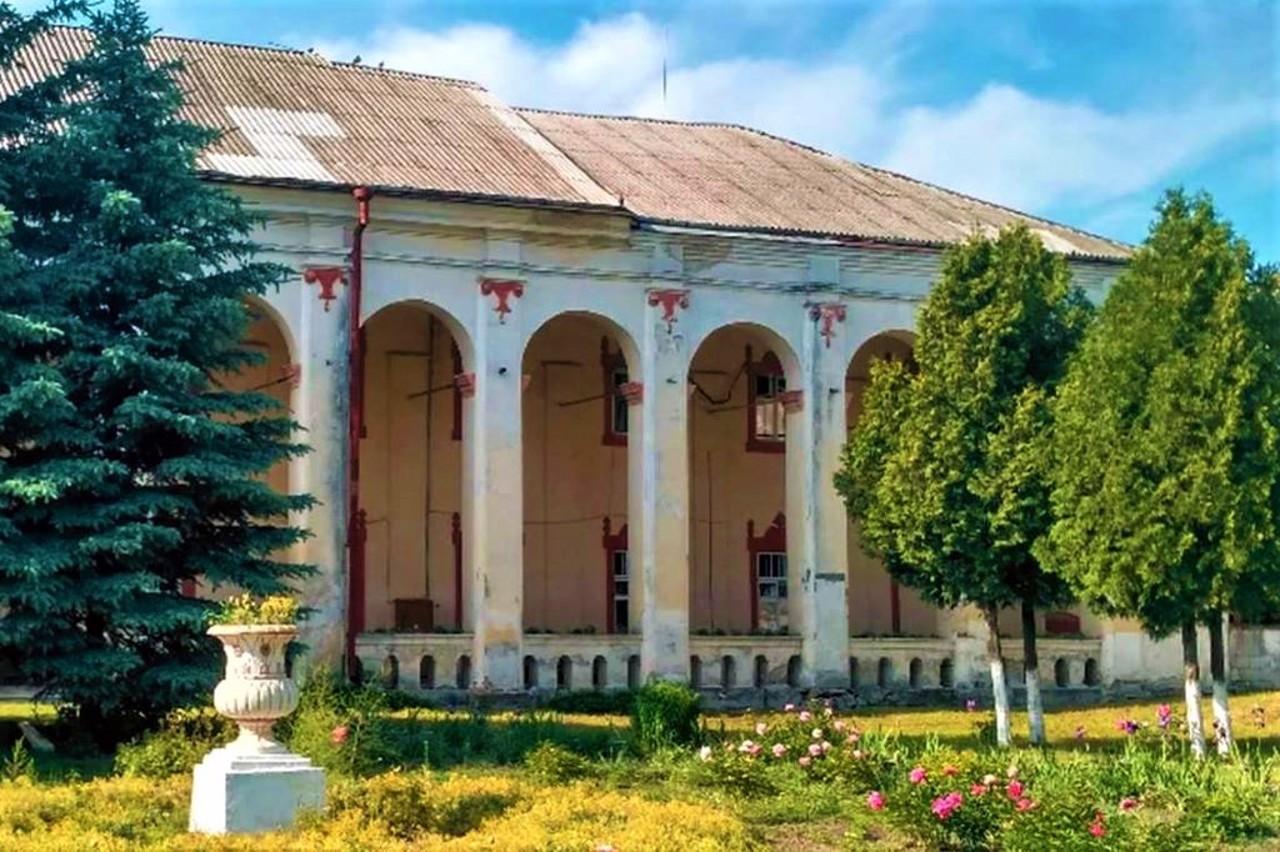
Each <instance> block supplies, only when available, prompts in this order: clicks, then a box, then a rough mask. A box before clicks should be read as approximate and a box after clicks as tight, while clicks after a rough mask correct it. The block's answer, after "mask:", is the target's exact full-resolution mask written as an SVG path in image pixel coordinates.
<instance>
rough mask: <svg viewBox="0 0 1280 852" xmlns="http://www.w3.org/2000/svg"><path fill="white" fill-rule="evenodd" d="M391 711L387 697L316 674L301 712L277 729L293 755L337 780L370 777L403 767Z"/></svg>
mask: <svg viewBox="0 0 1280 852" xmlns="http://www.w3.org/2000/svg"><path fill="white" fill-rule="evenodd" d="M386 709H387V708H386V696H385V694H384V693H383V692H381V691H379V690H377V689H373V688H370V687H358V686H352V685H351V684H348V683H345V682H343V681H341V680H340V679H339V678H337V677H336V676H334V675H331V674H329V673H327V672H314V673H312V675H311V677H310V678H308V679H307V681H306V682H305V683H304V684H303V686H302V689H301V695H300V696H299V700H298V709H297V710H296V711H295V712H294V713H293V714H292V715H291V716H289V717H287V718H285V719H283V720H281V721H280V722H278V723H277V724H276V734H277V736H279V737H280V738H281V740H282V741H283V742H284V743H285V745H287V746H288V747H289V749H290V750H291V751H293V752H296V753H297V754H301V755H304V756H305V757H309V758H311V760H312V761H313V762H314V763H315V764H316V765H317V766H320V767H322V768H324V769H327V770H329V771H330V772H332V773H334V774H336V775H342V776H360V775H369V774H371V773H373V772H376V771H377V770H379V769H383V768H387V767H390V766H394V765H395V764H397V763H399V762H403V761H401V760H399V759H398V758H399V757H400V755H399V754H398V753H397V752H396V750H395V748H394V746H393V741H392V734H391V721H390V720H389V719H388V718H387V716H386Z"/></svg>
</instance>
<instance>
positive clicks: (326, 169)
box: [0, 28, 1130, 259]
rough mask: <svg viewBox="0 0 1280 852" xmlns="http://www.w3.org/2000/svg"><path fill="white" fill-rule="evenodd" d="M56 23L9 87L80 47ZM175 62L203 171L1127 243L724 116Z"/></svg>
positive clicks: (722, 222)
mask: <svg viewBox="0 0 1280 852" xmlns="http://www.w3.org/2000/svg"><path fill="white" fill-rule="evenodd" d="M88 39H89V36H88V33H87V31H85V30H83V29H76V28H58V29H55V30H53V31H51V32H50V33H48V34H46V36H44V37H43V38H41V39H40V40H39V41H38V42H37V43H36V44H34V45H32V47H31V48H30V49H29V50H28V51H27V52H26V53H25V54H24V55H23V57H22V59H23V62H24V65H23V66H22V67H19V68H16V69H14V70H12V71H10V72H9V73H8V75H7V77H2V78H0V92H3V91H13V90H14V89H16V88H18V87H20V86H22V85H24V84H27V83H30V82H32V81H34V80H35V79H37V78H38V77H39V76H41V75H43V74H45V73H48V71H50V70H51V69H53V68H54V67H56V66H57V64H58V63H60V62H65V61H66V60H67V59H69V58H72V57H75V56H78V55H82V54H83V53H84V51H85V50H86V49H87V48H88V44H89V41H88ZM151 52H152V56H153V58H154V59H155V60H157V61H173V60H177V61H180V62H181V63H182V64H183V71H182V72H181V75H180V78H179V82H180V85H181V86H182V88H183V91H184V92H185V93H186V104H185V106H184V108H183V114H184V116H185V117H186V118H188V119H190V120H192V121H195V122H198V123H200V124H204V125H206V126H209V127H214V128H217V129H219V130H221V131H223V135H222V136H221V137H220V138H219V139H218V140H217V141H216V142H214V143H213V144H212V145H210V147H209V148H208V149H207V150H206V151H205V152H204V153H203V154H202V155H201V158H200V161H199V164H200V166H201V167H202V168H204V169H207V170H209V171H212V172H217V173H219V174H221V175H226V176H228V178H230V179H232V180H234V179H236V178H239V179H243V180H253V181H262V180H273V179H275V180H286V181H310V182H321V183H331V184H341V185H360V184H364V185H370V186H378V187H387V188H395V189H400V190H409V191H425V192H439V193H446V194H462V195H467V196H475V197H480V198H500V199H503V200H504V201H516V202H520V201H525V202H528V203H539V204H542V203H555V204H565V205H571V206H584V207H585V206H591V207H611V208H619V207H620V208H622V209H625V211H627V212H629V213H631V214H632V215H634V216H636V217H638V218H641V219H648V220H652V221H657V222H663V223H677V224H687V225H694V226H702V227H713V228H724V229H730V230H734V229H736V230H749V231H771V232H778V233H797V234H814V235H825V236H835V237H838V238H847V239H850V240H880V241H893V242H908V243H925V244H942V243H949V242H954V241H956V240H960V239H963V238H964V237H966V236H967V235H968V234H970V233H972V232H974V231H975V230H979V231H983V232H988V233H989V232H991V231H993V230H995V229H997V228H999V227H1001V226H1002V225H1005V224H1007V223H1009V222H1014V221H1023V222H1026V223H1027V224H1028V225H1029V226H1030V227H1031V228H1033V229H1034V230H1037V231H1038V232H1039V233H1040V235H1041V237H1042V239H1044V241H1045V243H1046V244H1047V245H1049V246H1050V247H1051V248H1054V249H1055V250H1058V251H1063V252H1066V253H1068V254H1075V255H1082V256H1089V257H1100V258H1108V259H1124V258H1126V257H1128V255H1129V253H1130V249H1129V247H1128V246H1125V245H1124V244H1122V243H1118V242H1115V241H1112V240H1107V239H1104V238H1101V237H1097V236H1093V235H1091V234H1087V233H1084V232H1082V231H1079V230H1076V229H1073V228H1069V227H1066V226H1063V225H1057V224H1054V223H1051V222H1047V221H1045V220H1043V219H1038V218H1036V217H1032V216H1028V215H1026V214H1022V213H1018V212H1016V211H1013V210H1009V209H1007V208H1004V207H1000V206H998V205H994V204H989V203H986V202H983V201H979V200H977V199H974V198H970V197H968V196H965V195H962V194H959V193H955V192H950V191H948V190H945V189H942V188H940V187H936V186H932V185H930V184H926V183H922V182H920V181H916V180H912V179H910V178H907V177H904V176H902V175H898V174H894V173H892V172H887V171H883V170H881V169H876V168H873V167H871V166H865V165H861V164H859V163H853V162H849V161H847V160H843V159H840V158H838V157H833V156H831V155H829V154H825V153H823V152H821V151H816V150H814V149H812V148H807V147H804V146H802V145H798V144H795V143H793V142H789V141H787V140H785V139H779V138H777V137H774V136H770V135H768V134H764V133H760V132H757V131H754V130H750V129H748V128H743V127H736V126H732V125H716V124H696V123H683V122H672V121H656V120H648V119H635V118H612V117H605V116H591V115H578V114H573V113H558V112H543V111H536V110H516V109H512V108H510V107H508V106H506V105H505V104H503V103H501V102H500V101H498V100H497V99H496V98H495V97H494V96H493V95H492V94H490V93H489V92H487V91H485V90H484V89H483V88H481V87H480V86H478V85H476V84H474V83H468V82H465V81H460V80H448V79H444V78H439V77H429V76H425V75H419V74H409V73H404V72H399V71H390V70H382V69H377V68H371V67H367V66H360V65H350V64H342V63H334V62H330V61H329V60H327V59H325V58H324V57H321V56H318V55H316V54H311V53H303V52H300V51H290V50H278V49H271V48H261V47H250V46H243V45H231V44H220V43H214V42H206V41H198V40H191V39H180V38H171V37H166V36H158V37H156V38H155V40H154V42H153V44H152V48H151Z"/></svg>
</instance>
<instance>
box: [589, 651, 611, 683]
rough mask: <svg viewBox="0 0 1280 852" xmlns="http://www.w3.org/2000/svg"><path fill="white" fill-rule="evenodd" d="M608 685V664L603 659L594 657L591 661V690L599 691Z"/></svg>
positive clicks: (598, 656)
mask: <svg viewBox="0 0 1280 852" xmlns="http://www.w3.org/2000/svg"><path fill="white" fill-rule="evenodd" d="M608 685H609V662H608V660H606V659H605V658H604V657H602V656H600V655H596V658H595V659H594V660H592V661H591V688H592V689H595V690H601V689H604V688H605V687H607V686H608Z"/></svg>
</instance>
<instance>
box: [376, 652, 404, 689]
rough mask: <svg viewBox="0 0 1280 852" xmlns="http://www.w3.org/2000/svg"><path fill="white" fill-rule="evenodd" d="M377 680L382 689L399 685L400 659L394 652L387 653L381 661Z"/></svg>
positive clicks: (394, 687)
mask: <svg viewBox="0 0 1280 852" xmlns="http://www.w3.org/2000/svg"><path fill="white" fill-rule="evenodd" d="M378 680H379V681H380V682H381V683H382V687H383V689H396V688H398V687H399V686H400V661H399V660H398V659H396V655H395V654H387V656H386V659H384V660H383V661H382V669H381V671H379V672H378Z"/></svg>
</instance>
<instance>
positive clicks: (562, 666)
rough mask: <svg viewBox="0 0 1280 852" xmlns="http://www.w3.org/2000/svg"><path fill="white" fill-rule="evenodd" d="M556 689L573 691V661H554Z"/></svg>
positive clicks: (561, 659)
mask: <svg viewBox="0 0 1280 852" xmlns="http://www.w3.org/2000/svg"><path fill="white" fill-rule="evenodd" d="M556 689H573V660H571V659H569V658H568V657H561V658H560V659H559V660H557V661H556Z"/></svg>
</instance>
